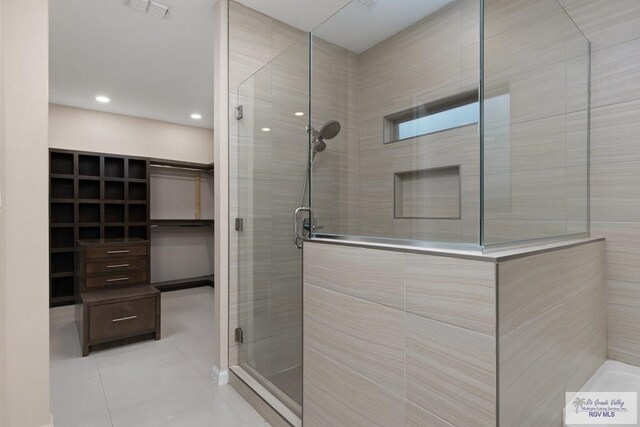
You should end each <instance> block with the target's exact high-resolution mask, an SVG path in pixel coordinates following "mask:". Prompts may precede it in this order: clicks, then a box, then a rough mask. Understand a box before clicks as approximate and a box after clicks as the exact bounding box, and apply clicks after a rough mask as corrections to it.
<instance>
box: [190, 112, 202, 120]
mask: <svg viewBox="0 0 640 427" xmlns="http://www.w3.org/2000/svg"><path fill="white" fill-rule="evenodd" d="M191 118H192V119H193V120H200V119H201V118H202V115H201V114H198V113H193V114H192V115H191Z"/></svg>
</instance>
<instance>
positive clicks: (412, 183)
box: [393, 165, 461, 219]
mask: <svg viewBox="0 0 640 427" xmlns="http://www.w3.org/2000/svg"><path fill="white" fill-rule="evenodd" d="M393 179H394V218H422V219H460V217H461V211H460V204H461V200H460V197H461V195H460V165H456V166H443V167H437V168H430V169H420V170H415V171H408V172H396V173H395V174H394V175H393Z"/></svg>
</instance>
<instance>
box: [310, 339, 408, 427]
mask: <svg viewBox="0 0 640 427" xmlns="http://www.w3.org/2000/svg"><path fill="white" fill-rule="evenodd" d="M304 361H305V363H304V399H303V402H304V409H303V411H304V414H305V426H315V425H323V424H322V423H324V425H329V426H354V427H355V426H362V427H368V426H400V425H403V424H404V399H402V397H400V396H398V395H396V394H394V393H391V392H390V391H388V390H386V389H384V388H382V387H380V386H379V385H377V384H375V383H373V382H371V381H369V380H368V379H366V378H365V377H363V376H361V375H359V374H357V373H355V372H353V371H352V370H350V369H348V368H346V367H344V366H343V365H341V364H339V363H337V362H335V361H333V360H332V359H330V358H328V357H326V356H323V355H322V354H320V353H318V352H317V351H315V350H313V349H311V348H309V347H306V346H305V349H304ZM308 414H309V415H310V417H309V418H307V416H308ZM314 421H321V422H322V423H318V424H316V423H315V422H314Z"/></svg>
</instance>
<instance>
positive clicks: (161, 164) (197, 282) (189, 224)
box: [149, 159, 215, 292]
mask: <svg viewBox="0 0 640 427" xmlns="http://www.w3.org/2000/svg"><path fill="white" fill-rule="evenodd" d="M149 166H150V168H151V169H163V168H166V169H176V170H181V171H192V172H195V173H197V174H196V176H198V179H199V174H213V170H214V165H213V163H211V164H202V163H190V162H178V161H167V160H159V159H151V160H150V163H149ZM197 197H199V195H197ZM197 215H199V213H196V216H197ZM149 226H150V229H159V228H202V229H203V232H212V231H213V230H214V228H215V227H214V220H212V219H187V218H183V219H151V220H150V221H149ZM151 239H152V240H153V236H151ZM153 286H155V287H156V288H157V289H159V290H160V291H163V292H164V291H172V290H178V289H187V288H194V287H199V286H212V287H213V286H214V276H213V275H208V276H198V277H187V278H184V279H178V280H168V281H163V282H156V283H153Z"/></svg>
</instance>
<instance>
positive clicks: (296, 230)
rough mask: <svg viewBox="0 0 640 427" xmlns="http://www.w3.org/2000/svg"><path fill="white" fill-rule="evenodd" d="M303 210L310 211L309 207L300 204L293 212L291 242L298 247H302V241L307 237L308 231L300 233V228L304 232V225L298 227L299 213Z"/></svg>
mask: <svg viewBox="0 0 640 427" xmlns="http://www.w3.org/2000/svg"><path fill="white" fill-rule="evenodd" d="M304 212H309V213H311V208H308V207H304V206H300V207H299V208H298V209H296V211H295V212H294V214H293V244H294V245H295V247H296V248H298V249H302V241H303V240H304V239H306V238H307V237H309V233H306V234H300V230H301V229H302V233H304V227H300V214H301V213H304Z"/></svg>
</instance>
